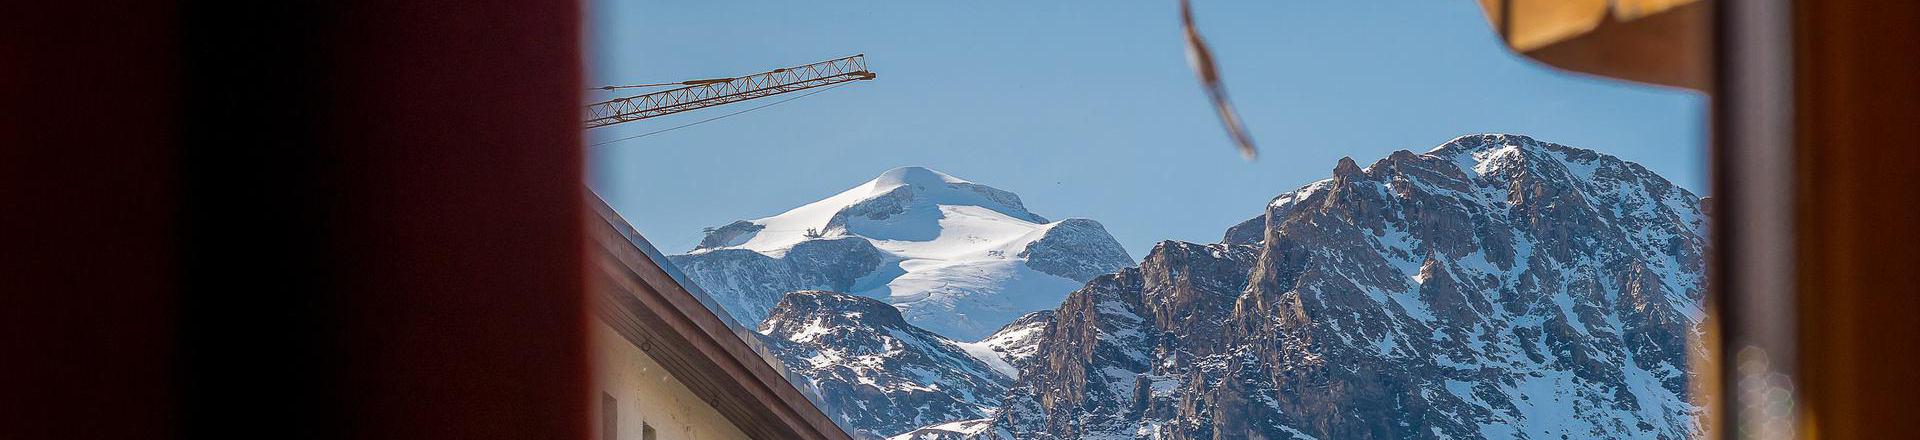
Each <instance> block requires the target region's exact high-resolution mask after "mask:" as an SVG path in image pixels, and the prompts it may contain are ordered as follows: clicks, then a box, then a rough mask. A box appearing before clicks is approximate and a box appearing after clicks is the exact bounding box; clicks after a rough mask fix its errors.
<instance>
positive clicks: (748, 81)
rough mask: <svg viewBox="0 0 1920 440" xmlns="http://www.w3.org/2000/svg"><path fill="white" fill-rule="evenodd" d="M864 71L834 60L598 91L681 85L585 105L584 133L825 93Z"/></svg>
mask: <svg viewBox="0 0 1920 440" xmlns="http://www.w3.org/2000/svg"><path fill="white" fill-rule="evenodd" d="M873 78H874V74H873V72H870V71H867V59H866V55H865V54H860V55H854V56H850V57H845V58H837V59H832V60H827V61H821V62H818V63H813V64H808V65H804V66H794V67H787V68H781V69H774V70H773V71H770V72H763V73H756V74H752V75H747V76H742V77H736V78H718V79H698V80H691V81H682V82H678V83H666V84H644V85H637V86H606V87H600V88H599V90H618V89H624V88H632V87H646V86H664V85H685V86H687V87H681V88H677V89H672V90H665V91H660V92H653V93H648V94H644V95H636V96H629V97H625V98H615V99H610V100H606V101H601V102H596V103H593V104H589V105H587V123H586V125H587V128H599V127H605V126H609V125H613V124H618V123H622V122H631V121H638V120H641V119H647V118H652V117H658V116H666V115H670V114H674V113H680V112H684V111H688V110H696V109H702V108H707V107H713V106H716V105H721V104H728V103H734V102H740V101H745V100H749V99H754V98H761V97H767V96H773V95H778V94H782V93H787V92H795V91H800V90H806V89H811V88H815V87H825V86H830V85H834V84H840V83H845V82H850V81H860V80H869V79H873Z"/></svg>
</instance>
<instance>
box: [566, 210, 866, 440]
mask: <svg viewBox="0 0 1920 440" xmlns="http://www.w3.org/2000/svg"><path fill="white" fill-rule="evenodd" d="M589 199H590V200H589V203H588V204H589V205H590V206H593V208H594V211H595V214H596V217H598V218H599V219H600V220H601V221H597V222H593V224H591V225H589V234H590V237H591V238H590V240H591V241H592V243H593V245H594V246H593V252H594V259H593V262H592V264H591V265H590V274H589V275H590V280H591V282H592V283H593V284H592V286H593V288H592V289H591V290H592V291H593V296H594V298H593V304H594V306H593V307H594V309H595V314H596V315H597V316H599V317H600V318H601V319H602V320H603V321H604V322H606V323H607V324H608V325H609V326H611V327H613V328H614V330H616V331H617V332H619V333H620V334H621V336H622V337H624V338H626V339H627V340H628V341H630V342H632V343H633V344H635V345H636V346H638V347H640V348H641V349H642V350H643V351H646V352H647V354H648V355H649V356H652V357H654V358H655V359H656V360H657V361H659V362H660V364H661V366H662V367H665V368H666V369H667V370H668V372H670V373H672V374H673V375H674V377H676V378H679V379H680V380H681V382H682V383H684V384H686V386H687V387H688V388H689V389H691V390H692V391H693V392H694V393H695V394H698V395H700V396H702V397H703V398H705V399H706V400H707V402H708V403H709V404H711V405H713V406H714V408H715V409H717V410H719V411H720V413H721V414H722V415H724V416H726V417H727V419H728V420H730V421H733V423H734V424H736V425H738V426H739V427H740V428H741V430H742V431H745V432H747V434H748V435H749V436H752V437H754V438H756V439H765V440H788V439H822V440H851V439H852V437H851V436H849V435H848V434H847V433H846V431H845V430H843V429H841V428H840V427H839V426H838V425H836V424H834V423H833V420H832V419H831V418H829V417H828V416H827V415H826V413H824V412H822V411H821V410H820V408H819V407H818V406H816V405H815V404H814V402H813V401H812V400H809V399H808V398H807V396H806V395H805V394H803V393H802V392H801V391H800V390H799V389H798V388H795V387H794V386H793V384H792V383H791V382H789V381H788V380H787V378H786V376H785V375H784V374H783V371H784V370H783V369H781V368H780V367H779V366H778V365H779V361H778V360H775V359H772V358H771V356H768V355H766V354H765V353H766V350H765V348H764V347H762V346H761V345H760V344H759V342H758V340H757V339H756V336H755V334H754V333H753V332H752V331H750V330H747V329H746V328H745V327H743V326H741V325H740V324H739V323H738V322H736V321H734V320H733V319H732V317H730V316H727V315H726V312H724V311H722V309H720V308H718V307H717V306H716V303H714V302H713V300H712V299H711V298H710V297H708V296H707V295H706V294H705V292H704V291H701V290H700V289H699V287H698V286H695V285H693V284H692V283H689V282H687V281H686V277H685V275H684V274H681V273H680V272H679V270H678V269H677V268H675V267H674V266H673V265H672V264H664V262H665V261H666V257H665V256H664V255H662V254H661V253H660V251H659V250H658V249H655V248H654V247H653V245H652V244H651V243H649V242H647V240H646V238H644V237H641V236H640V234H639V232H638V231H635V230H634V229H633V227H632V226H631V225H629V224H628V223H627V222H626V220H625V219H623V218H621V217H620V215H619V214H618V213H615V212H613V210H612V208H611V207H608V206H607V205H606V202H604V201H602V200H601V199H600V198H599V197H597V196H593V197H589Z"/></svg>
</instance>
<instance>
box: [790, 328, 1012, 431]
mask: <svg viewBox="0 0 1920 440" xmlns="http://www.w3.org/2000/svg"><path fill="white" fill-rule="evenodd" d="M759 330H760V332H761V333H762V334H763V335H765V337H764V338H763V340H764V341H766V342H767V344H766V345H767V348H768V350H769V351H770V352H772V353H773V354H774V355H775V356H777V357H779V358H780V360H781V362H783V363H785V364H786V366H787V368H788V369H789V370H791V371H790V374H789V376H799V377H800V378H802V379H801V380H803V381H804V383H798V384H797V385H800V386H804V387H808V388H811V389H812V390H811V391H812V392H813V393H814V394H815V395H817V396H818V397H819V399H820V402H819V403H820V404H821V407H822V408H823V409H825V410H826V411H827V414H828V415H829V416H832V417H834V418H835V419H836V420H837V421H838V422H839V423H840V425H841V426H842V427H844V428H847V429H848V430H849V431H853V433H854V434H855V435H856V436H858V437H860V438H866V439H877V438H883V437H886V436H890V435H894V434H899V433H903V432H907V431H910V430H913V429H914V428H917V427H920V426H926V425H931V424H937V423H940V422H946V421H952V420H966V419H978V418H982V417H986V416H987V415H988V411H989V410H991V409H992V408H993V407H994V406H996V405H998V404H999V401H1000V399H1001V396H1003V395H1004V394H1005V392H1006V385H1007V383H1008V382H1009V379H1008V377H1007V376H1005V375H1003V374H1001V373H999V372H997V371H995V370H994V368H992V367H991V366H989V365H988V364H986V363H985V362H983V361H982V360H980V359H975V358H974V357H973V356H972V355H970V354H969V353H968V351H967V350H966V349H965V348H963V347H962V346H960V345H959V344H956V343H954V342H953V341H950V340H947V339H946V338H942V337H940V336H939V335H935V334H933V333H932V332H928V331H926V330H922V329H920V328H918V327H914V326H912V325H909V324H907V322H906V321H905V320H904V319H902V318H901V316H900V311H899V310H898V309H895V308H893V306H891V305H888V304H887V303H883V302H880V301H876V300H873V299H868V298H863V297H859V296H854V295H848V294H843V293H833V292H823V291H801V292H793V293H791V294H788V295H786V297H785V298H784V299H782V300H781V301H780V303H779V305H778V306H776V307H774V308H773V310H772V311H771V313H770V314H769V316H768V317H767V320H766V321H765V322H762V323H761V324H760V328H759Z"/></svg>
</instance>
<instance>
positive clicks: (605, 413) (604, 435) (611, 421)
mask: <svg viewBox="0 0 1920 440" xmlns="http://www.w3.org/2000/svg"><path fill="white" fill-rule="evenodd" d="M619 439H620V401H618V400H614V398H613V395H612V394H607V393H600V440H619Z"/></svg>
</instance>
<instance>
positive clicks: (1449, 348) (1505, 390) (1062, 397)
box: [587, 2, 1708, 438]
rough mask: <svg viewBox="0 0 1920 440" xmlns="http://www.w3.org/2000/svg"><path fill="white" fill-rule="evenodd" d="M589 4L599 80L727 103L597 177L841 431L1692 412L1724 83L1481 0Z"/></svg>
mask: <svg viewBox="0 0 1920 440" xmlns="http://www.w3.org/2000/svg"><path fill="white" fill-rule="evenodd" d="M596 5H597V8H596V14H595V15H593V16H592V17H593V20H595V21H596V23H597V24H596V26H597V30H596V33H595V35H598V36H599V38H600V39H599V40H597V41H596V44H599V45H601V46H600V47H599V48H597V51H596V52H595V53H593V54H592V56H593V57H594V58H593V59H592V64H593V66H594V68H593V72H592V73H591V74H592V78H593V79H592V80H591V81H593V83H594V84H595V85H600V84H605V85H610V86H615V87H613V88H609V89H601V90H597V91H595V92H593V93H592V96H591V99H592V100H593V101H594V102H604V103H618V104H621V105H626V104H630V103H631V102H630V101H622V100H623V99H625V98H626V97H635V96H648V97H651V98H648V99H660V100H665V101H663V102H676V101H673V100H676V99H681V100H687V99H693V98H698V97H702V96H709V95H695V94H698V93H718V94H727V93H737V94H738V95H726V96H734V97H733V98H712V99H706V100H705V101H701V102H707V103H718V102H731V101H729V100H731V99H736V98H737V100H738V101H742V102H741V103H739V104H719V105H716V106H721V105H724V106H726V107H725V108H713V109H704V110H698V111H686V112H679V111H671V112H669V111H651V110H645V109H641V110H632V109H628V110H631V111H632V113H630V114H631V115H634V116H636V117H635V118H633V119H621V118H618V117H608V118H604V119H598V120H597V121H600V122H595V123H592V124H600V125H595V127H596V128H592V129H589V131H587V137H588V143H589V144H590V145H592V147H590V148H591V149H590V155H591V156H590V158H591V160H592V161H593V162H592V165H593V167H594V170H593V176H592V186H593V188H594V190H595V192H596V193H597V194H599V195H601V196H604V197H605V198H606V201H607V202H608V204H609V205H610V206H612V207H613V208H614V209H615V210H617V211H620V212H622V213H623V214H625V218H627V219H628V220H631V221H632V222H633V226H635V228H636V229H638V230H639V231H640V232H642V233H644V234H647V235H648V237H649V240H651V242H652V243H654V244H656V245H658V246H659V247H660V248H661V250H662V251H663V252H664V253H665V254H667V255H666V256H665V259H667V260H668V261H669V262H671V263H672V265H673V266H675V267H676V268H677V269H678V270H679V271H680V272H682V273H683V274H684V276H685V277H686V279H687V280H688V281H690V282H691V284H693V285H695V286H697V287H698V288H699V290H701V291H702V292H703V293H704V294H705V295H707V296H708V297H710V298H709V299H711V300H712V301H711V302H710V304H711V305H712V306H713V307H715V308H716V309H717V311H718V312H721V313H724V314H726V315H728V316H730V317H731V318H733V319H734V320H737V321H738V322H739V323H740V324H742V325H743V326H744V327H747V328H749V329H753V330H755V331H757V333H759V334H758V335H757V336H754V337H752V338H750V339H751V340H753V341H755V342H756V343H760V344H764V346H765V348H766V352H767V353H769V354H771V355H772V356H773V357H775V358H778V359H779V360H780V361H781V362H782V363H783V364H784V366H785V367H786V368H788V369H789V370H790V371H791V372H792V373H793V376H794V377H800V378H805V379H806V380H807V383H808V384H809V385H810V386H807V387H806V389H808V390H809V391H811V392H815V393H818V394H819V396H818V397H820V399H819V400H818V401H819V402H823V403H822V405H821V406H822V407H823V408H822V409H824V410H825V411H826V412H827V413H828V414H829V415H830V416H832V417H833V418H834V419H835V420H837V421H838V422H839V423H840V424H841V426H842V427H844V428H845V429H846V430H847V431H849V432H855V433H856V436H862V435H864V436H873V437H882V438H884V437H891V436H895V435H900V434H905V433H921V434H926V436H928V437H933V436H956V437H957V436H969V435H975V434H979V435H985V436H989V437H991V435H992V434H991V433H996V432H1000V433H1009V434H1011V435H1012V436H1013V438H1036V437H1066V438H1074V437H1108V436H1112V437H1133V436H1139V435H1150V436H1158V437H1171V438H1192V437H1214V436H1218V437H1266V438H1293V437H1312V438H1354V437H1394V438H1407V437H1453V438H1470V437H1495V438H1501V437H1529V438H1559V437H1562V436H1568V437H1596V436H1597V437H1609V438H1613V437H1625V438H1638V437H1647V438H1651V437H1665V438H1697V437H1701V436H1702V435H1703V433H1702V423H1703V422H1702V416H1703V414H1704V411H1706V409H1705V406H1704V403H1703V402H1701V401H1699V400H1697V399H1696V398H1695V397H1694V396H1691V395H1690V392H1689V391H1690V386H1691V385H1692V384H1694V383H1695V381H1696V380H1698V379H1697V377H1696V375H1695V374H1694V372H1693V371H1692V368H1693V365H1692V364H1690V361H1689V359H1690V358H1689V356H1690V355H1691V354H1694V353H1697V352H1701V351H1702V350H1705V348H1704V346H1703V345H1701V344H1700V341H1698V340H1697V339H1696V338H1695V336H1696V335H1698V334H1700V333H1701V331H1702V330H1701V327H1700V326H1701V323H1702V321H1703V320H1704V319H1705V314H1706V313H1707V310H1706V305H1705V298H1704V296H1705V293H1706V290H1705V289H1706V280H1705V277H1706V252H1707V249H1708V246H1707V240H1708V235H1707V227H1706V222H1707V216H1706V214H1705V212H1706V208H1705V207H1706V206H1707V202H1706V200H1707V197H1706V190H1707V188H1706V175H1707V173H1706V166H1705V162H1704V157H1705V156H1704V148H1703V147H1704V146H1703V145H1702V144H1701V142H1702V141H1703V140H1704V132H1705V126H1704V122H1705V119H1704V110H1705V100H1704V98H1703V97H1702V96H1701V95H1700V94H1698V93H1695V92H1690V91H1685V90H1678V89H1661V88H1652V87H1645V86H1639V85H1631V84H1624V83H1614V82H1603V81H1596V80H1594V79H1592V78H1586V77H1579V76H1573V75H1568V74H1565V73H1562V72H1557V71H1552V70H1547V69H1542V68H1541V67H1540V66H1538V65H1536V64H1533V63H1531V62H1529V61H1526V60H1524V59H1522V58H1520V57H1518V56H1516V55H1515V54H1513V53H1512V52H1510V51H1509V50H1508V49H1507V47H1506V45H1505V44H1503V43H1502V40H1501V38H1500V35H1499V34H1497V33H1495V32H1494V28H1493V26H1490V25H1489V23H1488V19H1487V17H1486V15H1485V14H1484V13H1483V12H1482V11H1481V10H1480V9H1479V7H1478V6H1476V5H1475V4H1473V3H1472V2H1452V3H1449V2H1438V3H1436V2H1405V3H1404V4H1400V5H1397V6H1396V7H1392V8H1380V7H1373V6H1364V5H1350V4H1342V3H1327V4H1316V5H1292V4H1288V5H1273V4H1265V3H1259V2H1237V3H1236V2H1207V3H1204V4H1199V5H1195V6H1196V7H1199V8H1200V9H1198V10H1195V11H1193V23H1194V27H1193V28H1192V31H1191V33H1189V32H1187V31H1183V30H1180V28H1179V26H1180V23H1181V20H1180V16H1179V15H1176V14H1172V13H1170V11H1169V10H1168V8H1166V7H1165V6H1166V5H1164V4H1152V3H1149V4H1137V5H1135V4H1129V5H1112V4H1101V5H1093V4H1072V3H1069V4H1055V5H1049V6H1047V7H1038V8H1023V9H1021V10H1020V11H1019V13H1010V11H1007V10H1001V9H996V8H995V7H987V6H979V5H940V4H924V3H912V4H887V5H858V6H852V5H838V6H835V5H827V6H819V7H814V8H806V10H801V11H796V10H792V9H790V8H779V9H767V10H756V9H754V8H744V9H745V10H742V8H737V7H732V6H719V5H706V4H697V3H695V4H649V5H646V6H645V7H644V8H642V7H639V6H634V5H632V4H628V3H622V2H601V3H596ZM1526 11H1527V10H1525V9H1524V7H1522V12H1526ZM722 14H724V16H725V17H726V19H724V20H701V19H697V18H692V19H685V20H674V21H670V22H661V21H658V20H648V19H647V17H652V16H661V15H665V16H673V17H713V16H720V15H722ZM1516 16H1520V17H1526V16H1528V15H1525V14H1518V15H1516ZM847 17H861V19H859V20H848V19H847ZM934 17H938V18H937V19H935V18H934ZM641 23H645V25H641ZM1510 27H1511V28H1512V29H1509V30H1510V31H1513V30H1526V29H1531V28H1527V27H1522V26H1510ZM774 29H777V30H778V32H777V35H778V38H777V39H778V41H779V44H775V45H768V44H764V41H763V40H764V39H766V38H773V37H772V35H773V32H772V31H770V30H774ZM659 34H670V35H675V36H677V43H676V44H673V45H670V46H669V45H654V44H646V43H641V42H644V41H647V38H645V37H646V36H648V35H659ZM1515 35H1532V34H1529V33H1525V32H1520V33H1516V34H1515ZM1201 36H1204V37H1206V38H1207V39H1204V40H1203V39H1201V38H1200V37H1201ZM1529 38H1531V37H1529ZM1529 41H1531V40H1529ZM1189 51H1193V52H1196V53H1205V54H1207V56H1206V57H1203V58H1210V59H1212V60H1213V61H1215V62H1214V63H1213V65H1210V66H1205V67H1206V68H1204V69H1198V70H1201V74H1200V75H1199V76H1201V77H1202V78H1207V79H1214V78H1217V79H1219V80H1220V82H1206V83H1203V82H1202V81H1196V78H1195V76H1196V72H1195V69H1193V68H1191V67H1189V65H1187V64H1186V60H1184V59H1183V58H1184V56H1185V55H1184V54H1185V53H1187V52H1189ZM855 54H860V55H857V56H856V55H855ZM1116 66H1125V67H1124V68H1117V67H1116ZM648 84H668V85H666V86H660V87H659V88H657V89H653V88H649V87H647V85H648ZM768 84H779V85H772V86H770V85H768ZM628 86H634V87H628ZM1221 86H1224V87H1221ZM676 87H679V88H678V89H676ZM756 87H760V88H762V89H755V88H756ZM1226 89H1231V90H1232V91H1233V94H1232V99H1231V100H1227V99H1224V98H1225V97H1226V93H1224V91H1225V90H1226ZM656 90H657V91H656ZM676 90H677V91H676ZM675 93H682V94H689V95H688V96H686V97H677V96H675V95H674V94H675ZM747 100H752V101H753V102H751V103H748V102H744V101H747ZM639 101H645V99H639ZM689 102H691V101H689ZM690 107H691V106H688V105H681V106H677V107H676V106H674V105H667V106H664V107H661V108H662V109H679V108H690ZM607 109H612V110H616V111H624V110H619V109H615V108H613V107H608V108H607ZM695 113H698V114H695ZM597 116H604V115H597ZM639 116H644V118H641V117H639ZM1223 119H1224V120H1228V121H1235V122H1229V123H1226V124H1223V122H1222V120H1223ZM590 125H591V124H590ZM1223 125H1224V126H1228V127H1244V130H1246V131H1247V132H1249V133H1251V134H1252V137H1251V138H1250V139H1251V140H1252V141H1251V144H1252V145H1251V146H1255V147H1257V152H1258V159H1257V160H1246V159H1243V154H1241V152H1242V151H1246V150H1242V149H1240V148H1238V147H1239V146H1240V145H1241V143H1242V142H1241V141H1243V140H1245V139H1247V138H1243V137H1241V136H1236V135H1228V134H1225V133H1223V132H1235V131H1238V129H1225V130H1223V128H1222V127H1223ZM1088 353H1091V354H1090V355H1089V354H1088ZM1088 372H1097V373H1098V374H1091V375H1090V374H1087V373H1088ZM1016 409H1017V410H1016ZM1569 414H1571V415H1569Z"/></svg>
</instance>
